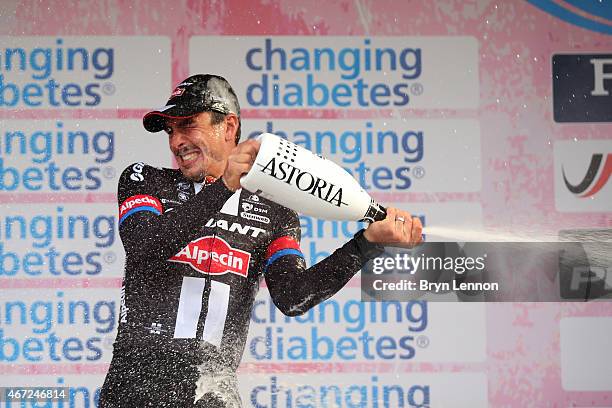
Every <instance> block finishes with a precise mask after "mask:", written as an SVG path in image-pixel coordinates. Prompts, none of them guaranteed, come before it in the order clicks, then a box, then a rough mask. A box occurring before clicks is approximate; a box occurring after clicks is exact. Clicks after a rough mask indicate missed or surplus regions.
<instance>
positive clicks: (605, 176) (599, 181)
mask: <svg viewBox="0 0 612 408" xmlns="http://www.w3.org/2000/svg"><path fill="white" fill-rule="evenodd" d="M603 157H604V155H603V154H601V153H596V154H593V156H591V162H590V163H589V167H588V169H587V171H586V174H585V176H584V178H583V179H582V180H581V181H580V182H579V183H578V184H572V183H571V182H570V181H569V180H568V179H567V176H566V174H565V169H563V168H562V173H563V181H564V182H565V186H566V187H567V189H568V190H569V191H570V192H571V193H572V194H575V195H576V196H578V197H580V198H587V197H590V196H592V195H594V194H597V193H598V192H599V191H600V190H601V189H602V188H604V186H605V185H606V184H607V183H608V180H609V179H610V174H612V153H608V154H607V155H606V160H605V164H603V165H602V162H603ZM601 169H603V170H602V171H600V170H601Z"/></svg>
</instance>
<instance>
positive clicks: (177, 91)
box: [170, 88, 185, 98]
mask: <svg viewBox="0 0 612 408" xmlns="http://www.w3.org/2000/svg"><path fill="white" fill-rule="evenodd" d="M183 92H185V88H176V89H175V90H174V91H172V93H171V94H170V98H174V97H177V96H181V95H182V94H183Z"/></svg>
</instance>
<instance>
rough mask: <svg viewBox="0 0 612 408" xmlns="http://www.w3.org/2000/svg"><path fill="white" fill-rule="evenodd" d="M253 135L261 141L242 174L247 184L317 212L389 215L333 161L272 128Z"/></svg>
mask: <svg viewBox="0 0 612 408" xmlns="http://www.w3.org/2000/svg"><path fill="white" fill-rule="evenodd" d="M257 140H259V141H260V142H261V146H260V148H259V153H258V154H257V157H256V158H255V162H254V164H253V167H252V168H251V170H250V171H249V172H248V173H247V174H246V175H245V176H243V177H242V178H241V179H240V184H241V185H242V187H244V188H246V189H247V190H250V191H253V192H256V193H257V194H260V195H262V196H263V197H265V198H268V199H270V200H272V201H274V202H276V203H278V204H281V205H283V206H285V207H288V208H291V209H293V210H295V211H297V212H299V213H302V214H305V215H310V216H314V217H318V218H324V219H333V220H344V221H366V222H370V223H372V222H374V221H380V220H384V219H385V217H386V216H387V211H386V209H385V208H384V207H383V206H382V205H380V204H378V203H377V202H375V201H374V200H373V199H372V198H371V197H370V195H369V194H368V193H367V192H366V191H365V190H364V189H363V188H361V186H360V185H359V183H358V182H357V181H356V180H355V179H354V178H353V176H351V175H350V174H349V173H348V172H347V171H346V170H344V169H343V168H342V167H340V166H338V165H337V164H335V163H334V162H332V161H330V160H327V159H325V158H323V157H321V156H317V155H315V154H314V153H312V152H311V151H309V150H306V149H304V148H303V147H300V146H298V145H296V144H295V143H292V142H289V141H287V140H285V139H283V138H281V137H278V136H276V135H273V134H271V133H263V134H261V135H259V136H257Z"/></svg>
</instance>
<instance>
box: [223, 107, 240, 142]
mask: <svg viewBox="0 0 612 408" xmlns="http://www.w3.org/2000/svg"><path fill="white" fill-rule="evenodd" d="M238 124H239V122H238V116H236V114H234V113H229V114H227V116H225V141H226V142H229V141H232V142H233V141H235V140H236V132H238Z"/></svg>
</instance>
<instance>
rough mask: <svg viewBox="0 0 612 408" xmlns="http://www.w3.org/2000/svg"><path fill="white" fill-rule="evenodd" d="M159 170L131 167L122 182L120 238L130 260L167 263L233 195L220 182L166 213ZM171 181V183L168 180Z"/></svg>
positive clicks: (141, 165)
mask: <svg viewBox="0 0 612 408" xmlns="http://www.w3.org/2000/svg"><path fill="white" fill-rule="evenodd" d="M156 171H159V170H157V169H155V168H152V167H150V166H146V165H144V164H143V163H134V164H132V165H130V166H128V167H127V168H126V169H125V170H124V171H123V173H122V174H121V177H120V179H119V187H118V192H117V198H118V204H119V235H120V236H121V241H122V242H123V246H124V248H125V252H126V256H127V257H128V259H131V260H146V261H147V262H155V261H164V260H166V259H168V258H170V257H172V255H174V254H176V253H177V252H179V251H180V250H181V249H182V248H183V247H185V245H187V244H188V243H189V242H190V241H191V240H193V239H195V238H197V234H198V230H199V227H201V226H202V225H204V223H205V222H206V220H207V219H208V218H210V216H212V215H213V214H215V213H216V212H218V211H219V210H220V209H221V208H222V207H223V204H224V203H225V201H226V200H227V199H228V198H229V197H230V196H231V195H232V194H233V192H232V191H231V190H229V189H228V188H227V187H226V186H225V184H224V183H223V181H222V180H221V179H219V180H217V181H215V182H214V183H212V184H210V185H208V186H206V187H205V188H203V189H202V190H201V191H200V192H199V193H198V194H196V195H195V196H193V197H192V198H191V199H190V200H188V201H186V202H185V203H184V204H183V205H181V206H178V207H176V208H174V209H173V211H170V212H166V213H164V208H163V205H162V203H161V200H160V199H159V197H158V195H159V191H160V187H161V186H160V185H159V183H161V182H164V180H163V179H162V178H160V177H156V175H155V172H156ZM165 182H169V181H165Z"/></svg>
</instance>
